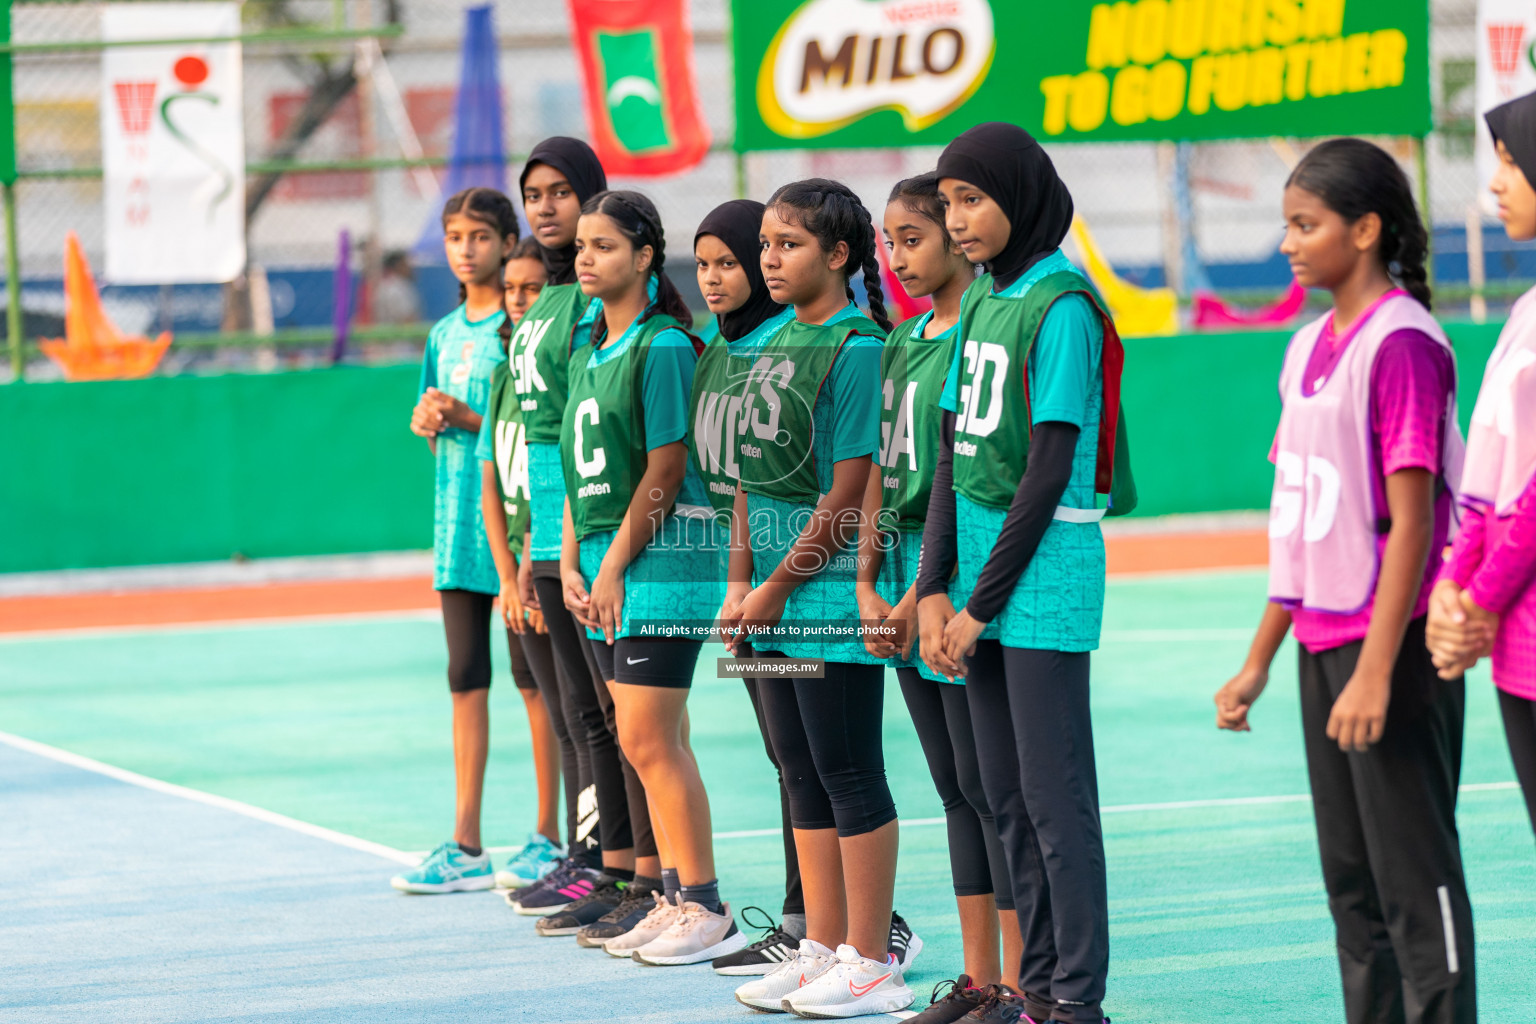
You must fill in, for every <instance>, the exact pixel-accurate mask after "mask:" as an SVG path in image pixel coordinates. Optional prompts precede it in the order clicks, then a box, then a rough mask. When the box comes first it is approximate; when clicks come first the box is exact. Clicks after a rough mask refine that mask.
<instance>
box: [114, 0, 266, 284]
mask: <svg viewBox="0 0 1536 1024" xmlns="http://www.w3.org/2000/svg"><path fill="white" fill-rule="evenodd" d="M239 34H240V7H239V5H238V4H235V3H125V4H108V5H106V7H105V8H104V9H103V10H102V15H101V36H102V39H104V40H106V41H108V42H111V41H113V40H126V39H187V38H203V37H213V36H237V35H239ZM101 71H102V76H101V78H102V95H101V153H102V168H103V170H104V181H103V188H104V190H105V206H106V216H107V230H106V240H107V266H106V278H107V280H108V281H110V282H112V283H114V284H193V283H209V282H224V281H230V280H233V279H234V278H235V277H236V276H238V275H239V274H240V272H241V271H242V270H244V269H245V134H244V128H243V118H242V116H241V67H240V44H239V43H211V44H205V43H193V44H188V45H183V46H109V47H107V48H106V49H105V50H103V51H102V58H101Z"/></svg>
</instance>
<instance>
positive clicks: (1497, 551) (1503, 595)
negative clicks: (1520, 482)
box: [1466, 477, 1536, 615]
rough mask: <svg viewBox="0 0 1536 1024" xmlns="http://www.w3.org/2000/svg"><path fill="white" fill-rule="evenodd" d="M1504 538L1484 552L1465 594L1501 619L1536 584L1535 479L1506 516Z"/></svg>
mask: <svg viewBox="0 0 1536 1024" xmlns="http://www.w3.org/2000/svg"><path fill="white" fill-rule="evenodd" d="M1508 522H1509V529H1508V531H1507V532H1506V533H1505V535H1504V538H1503V539H1502V540H1501V541H1500V542H1499V543H1498V544H1497V545H1495V546H1494V547H1492V548H1489V549H1488V550H1487V551H1485V552H1484V554H1483V557H1482V559H1481V561H1480V563H1479V564H1478V566H1477V571H1476V572H1475V573H1473V574H1472V577H1471V578H1470V579H1469V580H1468V581H1467V587H1466V589H1467V592H1468V594H1469V595H1470V596H1471V598H1472V600H1473V601H1475V602H1477V604H1478V606H1479V607H1481V608H1485V609H1487V610H1488V611H1490V612H1493V613H1494V614H1495V615H1503V614H1504V613H1505V612H1507V611H1509V609H1510V606H1511V605H1513V604H1514V603H1515V601H1516V600H1517V599H1518V598H1519V597H1520V595H1521V594H1523V593H1525V592H1526V591H1527V590H1529V589H1530V587H1531V585H1532V583H1536V477H1533V478H1532V479H1531V481H1530V483H1528V484H1526V485H1525V490H1524V491H1522V492H1521V493H1520V497H1519V498H1517V499H1515V507H1514V508H1513V509H1511V510H1510V513H1509V516H1508Z"/></svg>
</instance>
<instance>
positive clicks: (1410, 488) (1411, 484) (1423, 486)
mask: <svg viewBox="0 0 1536 1024" xmlns="http://www.w3.org/2000/svg"><path fill="white" fill-rule="evenodd" d="M1387 510H1388V513H1389V514H1390V515H1391V517H1392V527H1391V530H1390V531H1389V532H1388V534H1387V545H1386V550H1385V551H1383V552H1382V556H1381V573H1380V574H1379V576H1378V577H1377V580H1376V598H1375V603H1374V605H1373V607H1372V609H1371V624H1370V626H1369V627H1368V628H1367V630H1366V633H1365V642H1364V643H1363V644H1362V645H1361V647H1360V657H1359V660H1358V661H1357V662H1356V663H1355V671H1354V674H1353V675H1352V676H1351V677H1350V679H1349V682H1348V683H1346V684H1345V685H1344V690H1343V691H1342V692H1341V693H1340V694H1339V698H1338V700H1336V701H1334V703H1333V713H1332V714H1330V715H1329V716H1328V738H1329V739H1331V740H1336V741H1337V742H1338V744H1339V749H1340V750H1344V751H1351V750H1353V751H1361V752H1363V751H1365V750H1368V749H1370V747H1371V745H1372V744H1373V743H1375V742H1376V741H1377V740H1379V739H1381V734H1382V730H1383V729H1384V728H1385V727H1386V722H1387V705H1388V703H1389V702H1390V701H1391V697H1392V667H1393V665H1394V664H1396V662H1397V655H1398V652H1399V651H1400V650H1401V649H1402V646H1403V634H1404V633H1405V632H1406V631H1407V629H1408V618H1409V616H1411V615H1412V614H1413V606H1414V602H1415V601H1416V600H1417V599H1418V596H1419V588H1420V587H1421V586H1422V585H1423V582H1424V568H1425V565H1426V563H1427V562H1428V559H1429V545H1430V540H1431V538H1432V536H1433V535H1434V529H1435V477H1434V474H1433V473H1430V472H1429V471H1428V470H1425V469H1403V470H1399V471H1398V472H1396V473H1393V474H1391V475H1390V476H1388V477H1387Z"/></svg>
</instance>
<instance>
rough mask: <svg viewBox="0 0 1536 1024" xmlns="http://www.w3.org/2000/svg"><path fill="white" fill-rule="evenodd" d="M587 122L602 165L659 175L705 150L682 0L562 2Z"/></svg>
mask: <svg viewBox="0 0 1536 1024" xmlns="http://www.w3.org/2000/svg"><path fill="white" fill-rule="evenodd" d="M568 2H569V4H570V8H571V24H572V28H573V29H574V32H573V36H574V39H573V41H574V43H575V46H576V54H577V56H578V57H580V59H581V77H582V84H583V86H584V89H585V92H586V106H587V124H588V126H589V127H590V128H591V131H592V147H593V149H595V150H597V155H598V159H600V160H602V162H603V168H604V169H605V170H606V171H607V172H608V173H609V174H611V175H614V176H616V177H660V176H662V175H667V174H677V173H680V172H682V171H685V170H687V169H688V168H690V167H693V166H694V165H695V164H697V163H698V162H699V161H700V160H703V159H704V154H705V153H707V152H709V128H708V126H707V125H705V123H704V117H703V115H702V114H701V113H700V111H699V98H698V89H697V85H696V81H697V79H696V76H695V75H694V70H693V28H692V26H691V25H690V24H689V22H688V0H568Z"/></svg>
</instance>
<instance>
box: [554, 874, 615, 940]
mask: <svg viewBox="0 0 1536 1024" xmlns="http://www.w3.org/2000/svg"><path fill="white" fill-rule="evenodd" d="M623 899H624V885H623V883H622V882H619V881H617V880H615V879H612V878H606V877H605V878H603V879H602V880H601V881H599V882H598V883H597V888H595V889H593V890H592V891H591V892H589V893H587V894H586V895H585V896H583V897H581V898H580V899H578V900H576V901H575V902H574V903H572V904H570V905H569V906H567V907H566V908H565V909H564V910H560V911H556V912H555V913H553V914H550V915H549V916H548V917H541V918H539V920H538V921H537V922H536V923H535V924H534V926H533V930H534V931H536V932H538V933H539V934H540V935H575V934H576V933H577V932H579V931H581V929H582V927H583V926H584V925H589V924H591V923H592V922H594V921H596V920H597V919H598V918H600V917H602V916H603V915H604V914H606V913H608V912H609V911H610V910H612V909H613V908H614V907H617V906H618V905H619V903H620V901H622V900H623Z"/></svg>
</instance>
